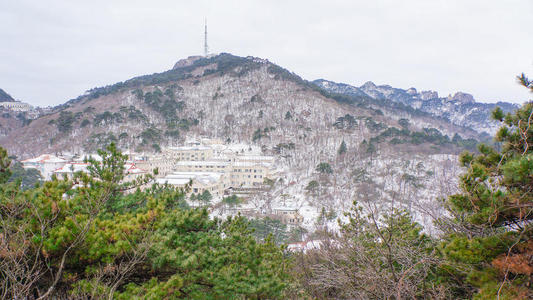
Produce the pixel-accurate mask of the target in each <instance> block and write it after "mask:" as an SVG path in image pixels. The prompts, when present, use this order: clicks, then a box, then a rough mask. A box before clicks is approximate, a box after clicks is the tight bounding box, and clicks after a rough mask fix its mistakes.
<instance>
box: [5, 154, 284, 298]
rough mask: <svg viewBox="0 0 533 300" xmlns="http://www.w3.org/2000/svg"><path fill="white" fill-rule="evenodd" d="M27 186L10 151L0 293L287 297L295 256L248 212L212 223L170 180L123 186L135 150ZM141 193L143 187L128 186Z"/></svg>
mask: <svg viewBox="0 0 533 300" xmlns="http://www.w3.org/2000/svg"><path fill="white" fill-rule="evenodd" d="M99 154H100V155H101V156H102V157H103V162H101V163H98V162H95V161H92V162H91V163H92V166H91V167H90V174H83V173H79V174H76V175H75V176H74V178H72V179H71V180H69V179H57V178H54V179H53V180H52V181H48V182H45V183H44V184H42V185H39V186H37V187H35V188H32V189H27V190H22V189H20V187H19V185H17V183H15V182H13V183H8V182H7V179H8V178H9V177H10V170H9V168H8V166H9V164H10V161H9V160H8V159H7V153H6V152H5V151H4V150H3V149H0V298H2V299H48V298H55V299H67V298H93V299H95V298H117V299H176V298H187V299H215V298H217V299H232V298H257V299H258V298H271V299H274V298H283V295H284V292H285V290H286V288H287V286H288V282H289V281H288V279H289V278H288V275H287V274H288V273H287V268H288V261H287V258H286V257H285V256H284V255H283V252H282V248H280V247H278V246H276V245H275V243H274V242H273V241H272V240H271V239H269V238H267V239H266V240H265V241H264V242H262V243H259V242H257V241H256V239H255V238H254V237H253V236H252V234H251V230H250V229H249V228H248V221H246V220H245V219H243V218H242V217H235V218H228V219H227V220H218V219H214V220H212V219H210V218H209V216H208V213H207V211H206V210H204V209H188V208H187V205H186V203H185V202H184V193H183V191H181V190H175V189H173V188H170V187H168V186H157V185H153V186H152V187H151V188H148V189H146V190H144V191H141V190H140V189H138V187H140V186H142V185H146V184H147V183H149V181H150V180H151V177H150V176H147V177H145V178H140V179H138V180H136V181H135V182H128V183H124V182H122V179H123V171H124V167H123V165H124V161H125V159H126V157H125V156H123V155H122V154H120V153H119V152H118V151H117V149H116V147H115V146H114V145H111V146H110V147H108V149H107V151H100V153H99ZM134 189H137V190H136V191H135V192H133V193H126V191H128V190H134Z"/></svg>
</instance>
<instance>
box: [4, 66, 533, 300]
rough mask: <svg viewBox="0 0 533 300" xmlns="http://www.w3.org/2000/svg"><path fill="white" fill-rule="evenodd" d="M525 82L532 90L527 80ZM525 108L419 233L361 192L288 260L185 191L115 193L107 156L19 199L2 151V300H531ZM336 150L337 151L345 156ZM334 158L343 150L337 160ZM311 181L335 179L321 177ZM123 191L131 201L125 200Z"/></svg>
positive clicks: (238, 220)
mask: <svg viewBox="0 0 533 300" xmlns="http://www.w3.org/2000/svg"><path fill="white" fill-rule="evenodd" d="M520 79H521V82H522V83H523V85H525V86H526V87H527V88H528V89H530V90H531V91H533V84H532V82H531V81H529V80H528V79H527V78H526V77H525V76H522V77H521V78H520ZM532 115H533V104H531V103H527V104H525V105H524V106H523V107H522V108H520V110H518V111H517V112H516V113H507V114H504V113H503V111H502V110H501V109H496V110H495V111H494V112H493V118H494V119H495V120H497V121H499V122H500V123H501V124H502V126H501V128H500V130H499V131H498V133H497V135H496V141H497V142H499V143H501V148H500V149H499V150H498V149H495V148H493V147H491V146H488V145H485V144H481V145H479V146H478V153H477V154H475V153H471V152H465V153H463V154H462V155H461V158H460V164H461V166H462V167H463V168H464V170H465V173H464V175H462V176H461V177H460V179H459V180H460V183H461V184H460V190H459V191H458V192H457V193H456V194H454V195H451V196H449V197H447V199H446V200H444V204H445V208H446V213H445V214H442V215H439V216H437V217H436V218H435V220H434V221H435V225H436V226H437V227H438V228H439V230H440V232H441V233H440V234H439V235H428V234H426V233H424V231H423V229H422V227H421V226H420V224H418V223H417V222H416V221H415V220H414V219H413V216H412V215H411V214H410V213H409V211H408V210H406V209H403V208H402V207H401V206H400V205H395V204H394V203H392V205H389V206H387V207H386V209H383V207H381V206H380V205H378V204H377V202H376V201H374V199H371V198H369V197H367V196H368V193H367V191H368V190H367V189H364V188H358V189H357V194H356V195H355V197H354V199H355V201H354V204H353V206H351V207H348V208H346V209H345V212H346V217H347V218H346V219H344V220H339V223H340V230H339V231H338V232H335V231H328V230H324V231H323V232H322V233H321V234H320V246H319V247H317V248H314V249H309V250H307V251H306V252H301V253H290V252H286V251H285V248H284V247H283V246H278V245H276V243H275V242H274V240H273V237H267V238H266V239H263V238H261V237H258V236H255V237H254V235H253V233H254V232H253V230H251V228H252V227H253V225H252V223H250V222H249V221H247V220H246V219H244V218H243V217H234V218H228V219H226V220H219V219H216V218H215V219H211V218H209V216H208V214H207V211H206V210H205V209H201V208H190V207H188V205H187V204H186V202H185V201H184V197H183V195H184V191H182V190H176V189H173V188H170V187H168V186H158V185H152V186H151V188H149V189H145V190H144V191H141V190H139V189H137V187H139V186H141V185H143V184H147V183H149V182H150V181H151V180H152V177H151V175H147V176H144V177H142V178H138V179H137V180H136V181H134V182H123V181H122V179H123V174H124V162H125V160H126V157H125V156H124V155H122V154H121V153H120V152H119V151H118V150H117V148H116V146H115V145H114V144H111V145H110V146H109V147H107V150H106V151H103V150H102V151H99V154H100V155H101V156H102V158H103V159H102V161H101V162H98V161H93V160H90V161H89V162H90V163H91V167H90V168H89V173H88V174H85V173H77V174H76V175H75V176H74V177H73V178H72V179H67V178H65V179H58V178H53V180H52V181H48V182H45V183H43V184H37V185H36V186H35V187H34V188H30V189H22V187H21V181H20V180H17V179H16V178H12V174H11V169H10V164H11V161H10V159H8V155H7V152H6V151H5V150H4V149H0V216H1V218H0V279H1V280H0V295H1V296H2V298H6V299H48V298H55V299H67V298H116V299H147V298H148V299H180V298H183V299H205V298H212V299H214V298H225V299H227V298H230V299H232V298H236V299H241V298H254V299H290V298H295V299H306V298H313V299H315V298H316V299H331V298H333V299H346V298H349V299H353V298H356V299H464V298H475V299H498V298H499V299H527V298H531V297H533V292H532V289H531V280H532V277H531V274H532V270H533V264H532V263H531V260H532V257H533V250H532V249H533V247H532V246H531V239H532V230H531V220H532V218H533V217H532V215H533V214H532V213H533V210H532V209H533V194H532V192H531V190H532V189H531V174H532V173H533V164H532V163H531V161H532V156H533V150H532V148H531V147H530V145H532V143H533V128H531V126H530V125H531V124H530V123H531V116H532ZM342 149H344V147H342V146H341V147H340V148H339V152H342V151H344V150H342ZM341 150H342V151H341ZM317 171H318V172H321V173H323V174H330V173H332V172H333V170H332V169H331V167H330V166H328V165H327V164H319V165H318V166H317ZM127 191H131V192H130V193H128V192H127Z"/></svg>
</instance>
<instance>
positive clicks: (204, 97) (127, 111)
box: [0, 54, 481, 227]
mask: <svg viewBox="0 0 533 300" xmlns="http://www.w3.org/2000/svg"><path fill="white" fill-rule="evenodd" d="M337 92H342V91H335V93H333V92H332V90H330V91H328V90H326V89H323V88H320V87H318V86H317V85H315V84H313V83H310V82H307V81H305V80H303V79H301V78H300V77H299V76H297V75H295V74H293V73H291V72H289V71H287V70H285V69H283V68H281V67H279V66H277V65H274V64H272V63H270V62H269V61H268V60H264V59H260V58H255V57H238V56H233V55H230V54H220V55H217V56H212V57H208V58H204V57H191V58H188V59H186V60H182V61H179V62H178V63H176V65H175V66H174V68H173V69H171V70H168V71H165V72H162V73H155V74H152V75H146V76H140V77H136V78H132V79H130V80H127V81H124V82H120V83H117V84H114V85H109V86H106V87H102V88H96V89H93V90H91V91H88V93H86V94H85V95H82V96H80V97H78V98H76V99H72V100H70V101H68V102H67V103H65V104H63V105H60V106H58V107H56V108H55V112H54V113H51V114H49V115H45V116H42V117H40V118H38V119H36V120H34V121H33V122H31V123H30V124H29V125H27V126H24V127H23V128H20V129H17V130H15V131H13V132H11V133H9V135H8V136H6V137H4V138H1V139H0V144H1V145H2V146H3V147H6V148H7V149H8V151H9V153H11V154H16V155H18V156H19V157H21V158H26V157H29V156H36V155H38V154H41V153H46V152H52V153H54V152H88V151H94V150H95V149H97V148H101V147H103V146H105V145H106V144H108V143H110V142H116V143H117V144H118V145H119V146H120V147H121V148H122V149H131V150H136V151H148V152H157V151H159V150H160V149H161V148H162V147H164V146H167V145H178V144H180V143H182V142H183V140H184V139H185V137H186V136H191V135H194V136H206V137H217V138H221V139H222V140H224V141H228V142H229V141H231V142H239V143H245V144H250V145H251V144H255V145H257V146H260V147H261V149H262V150H263V153H265V154H270V155H275V156H276V159H277V168H278V173H277V175H276V177H277V178H280V179H282V180H280V181H277V182H276V183H275V184H274V186H273V188H272V189H271V190H270V191H269V192H268V193H267V194H264V195H259V196H257V197H256V198H254V199H255V200H253V201H252V202H251V203H253V205H256V207H258V208H259V207H263V206H264V205H265V203H268V206H273V205H276V204H281V203H283V204H285V202H287V201H289V202H291V203H293V205H295V206H298V207H300V209H301V212H302V213H303V214H304V215H305V217H306V223H305V226H307V227H312V226H315V225H316V224H315V221H316V219H317V217H318V215H319V214H320V212H321V209H322V208H324V209H325V210H327V211H330V212H332V214H329V215H330V216H332V215H334V214H336V213H340V211H341V210H342V209H344V208H346V207H349V205H350V204H351V202H352V200H353V199H354V198H356V199H381V200H382V201H380V202H379V203H380V205H381V204H383V205H388V204H391V203H395V205H401V206H405V207H406V208H409V209H410V210H412V211H414V212H416V214H415V215H417V217H418V218H420V220H421V222H422V223H424V224H426V225H430V221H429V220H430V219H429V216H430V215H431V214H438V211H439V206H438V204H437V203H436V202H435V199H436V198H437V197H442V196H445V195H447V194H449V193H451V192H453V191H454V190H455V188H456V186H455V184H454V182H455V178H457V174H458V172H460V169H459V168H458V167H457V165H456V163H455V161H456V159H457V153H459V152H461V151H462V150H464V149H466V148H469V149H472V148H473V147H474V146H475V143H476V140H478V139H480V138H481V137H480V135H479V134H478V133H477V132H476V131H474V130H472V129H470V128H467V127H464V126H457V125H455V124H453V123H452V122H450V121H448V120H446V119H445V118H437V117H435V116H433V115H432V114H431V113H427V112H422V111H419V110H416V109H414V108H413V107H411V106H409V105H406V104H403V103H400V102H394V101H390V100H387V99H376V98H373V97H371V95H369V93H367V92H364V94H363V93H360V94H357V93H352V94H348V93H342V94H341V93H337ZM342 143H344V144H345V145H346V149H345V150H344V151H339V148H340V145H341V144H342ZM322 163H325V164H329V165H330V166H331V167H332V172H331V173H329V172H326V173H324V172H319V171H317V170H316V166H317V165H319V164H322ZM313 182H315V183H313ZM286 195H290V197H289V198H287V196H286ZM282 201H283V202H282ZM331 224H332V225H331V226H335V225H334V224H335V222H334V221H332V222H331Z"/></svg>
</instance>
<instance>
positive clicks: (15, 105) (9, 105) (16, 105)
mask: <svg viewBox="0 0 533 300" xmlns="http://www.w3.org/2000/svg"><path fill="white" fill-rule="evenodd" d="M0 107H2V108H4V109H7V110H12V111H20V112H23V111H30V110H32V109H33V106H31V105H29V104H28V103H24V102H19V101H9V102H0Z"/></svg>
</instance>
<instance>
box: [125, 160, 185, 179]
mask: <svg viewBox="0 0 533 300" xmlns="http://www.w3.org/2000/svg"><path fill="white" fill-rule="evenodd" d="M133 162H134V163H135V165H136V166H137V167H139V168H140V169H142V170H145V171H147V172H149V173H153V171H154V170H155V169H156V168H157V171H158V176H157V177H164V176H166V175H167V174H169V173H171V172H172V171H173V170H174V169H175V167H176V162H177V160H176V159H173V158H167V157H164V156H135V157H133Z"/></svg>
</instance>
